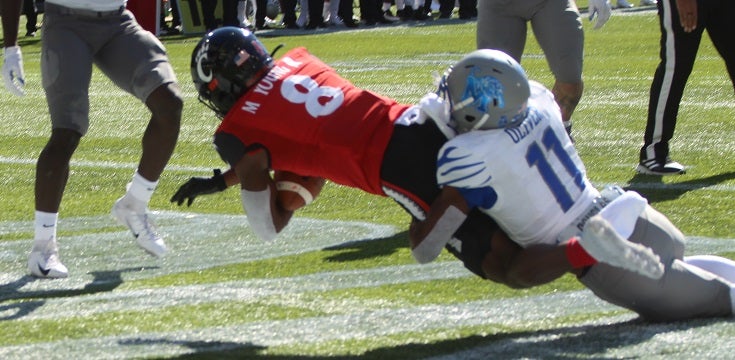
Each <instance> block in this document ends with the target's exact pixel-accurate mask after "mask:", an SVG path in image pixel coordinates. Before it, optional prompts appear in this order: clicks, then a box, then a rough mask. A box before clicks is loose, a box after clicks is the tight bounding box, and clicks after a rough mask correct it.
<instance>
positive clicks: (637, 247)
mask: <svg viewBox="0 0 735 360" xmlns="http://www.w3.org/2000/svg"><path fill="white" fill-rule="evenodd" d="M579 243H580V245H582V248H584V250H585V251H587V253H588V254H590V255H591V256H592V257H593V258H595V260H597V261H598V262H601V263H605V264H608V265H611V266H614V267H618V268H622V269H625V270H628V271H632V272H635V273H638V274H641V275H643V276H646V277H649V278H651V279H660V278H661V277H662V276H663V275H664V265H663V264H662V263H661V260H660V258H659V257H658V255H656V254H654V253H653V250H651V248H649V247H647V246H644V245H641V244H637V243H634V242H631V241H628V240H627V239H624V238H623V237H622V236H620V234H618V232H617V231H615V229H614V228H613V227H612V225H610V223H609V222H608V221H607V220H605V219H604V218H602V216H600V215H595V216H593V217H591V218H590V219H589V220H587V223H586V224H585V225H584V229H583V230H582V236H581V237H580V239H579Z"/></svg>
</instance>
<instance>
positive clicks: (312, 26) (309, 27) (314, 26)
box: [304, 22, 327, 30]
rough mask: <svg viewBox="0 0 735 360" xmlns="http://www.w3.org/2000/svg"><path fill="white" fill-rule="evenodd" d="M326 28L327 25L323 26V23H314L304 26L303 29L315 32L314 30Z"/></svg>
mask: <svg viewBox="0 0 735 360" xmlns="http://www.w3.org/2000/svg"><path fill="white" fill-rule="evenodd" d="M326 27H327V24H325V23H324V22H316V23H314V22H310V23H308V24H307V25H306V27H305V28H304V29H306V30H316V29H319V28H326Z"/></svg>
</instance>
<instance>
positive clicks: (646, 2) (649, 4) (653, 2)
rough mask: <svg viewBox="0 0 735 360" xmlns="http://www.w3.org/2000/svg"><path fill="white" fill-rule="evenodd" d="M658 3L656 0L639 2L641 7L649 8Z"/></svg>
mask: <svg viewBox="0 0 735 360" xmlns="http://www.w3.org/2000/svg"><path fill="white" fill-rule="evenodd" d="M657 3H658V1H656V0H641V6H651V5H656V4H657Z"/></svg>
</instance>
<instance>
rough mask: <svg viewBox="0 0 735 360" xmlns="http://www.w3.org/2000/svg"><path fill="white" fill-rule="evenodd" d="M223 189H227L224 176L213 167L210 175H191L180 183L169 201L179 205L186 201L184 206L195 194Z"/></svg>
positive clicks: (192, 199)
mask: <svg viewBox="0 0 735 360" xmlns="http://www.w3.org/2000/svg"><path fill="white" fill-rule="evenodd" d="M224 189H227V184H226V183H225V176H224V175H222V172H221V171H220V170H219V169H214V176H212V177H208V178H207V177H193V178H191V179H189V181H187V182H186V183H185V184H184V185H181V187H179V190H178V191H176V194H174V196H172V197H171V202H175V203H176V204H177V205H179V206H181V204H183V203H184V201H186V206H191V204H192V203H193V202H194V199H195V198H196V197H197V196H199V195H206V194H213V193H216V192H220V191H223V190H224Z"/></svg>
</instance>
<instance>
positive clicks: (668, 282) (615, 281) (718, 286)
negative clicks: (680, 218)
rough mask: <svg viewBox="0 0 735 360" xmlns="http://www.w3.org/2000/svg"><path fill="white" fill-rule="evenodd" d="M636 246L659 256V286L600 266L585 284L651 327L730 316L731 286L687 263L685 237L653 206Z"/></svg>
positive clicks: (637, 232)
mask: <svg viewBox="0 0 735 360" xmlns="http://www.w3.org/2000/svg"><path fill="white" fill-rule="evenodd" d="M630 240H631V241H633V242H636V243H640V244H644V245H646V246H648V247H650V248H651V249H653V251H654V252H655V253H656V254H658V256H659V257H660V258H661V262H663V264H664V265H665V267H666V271H665V273H664V276H663V277H662V278H661V279H659V280H653V279H649V278H647V277H644V276H641V275H638V274H635V273H632V272H629V271H626V270H622V269H619V268H614V267H612V266H608V265H606V264H597V265H595V266H592V267H591V268H589V270H588V271H587V273H585V274H584V275H583V276H581V277H580V278H579V280H580V281H581V282H582V283H583V284H584V285H585V286H587V288H589V289H590V290H592V292H594V293H595V295H597V296H598V297H599V298H601V299H603V300H606V301H608V302H610V303H613V304H616V305H618V306H622V307H624V308H628V309H630V310H633V311H635V312H637V313H638V314H639V315H640V316H641V317H643V318H645V319H647V320H651V321H675V320H683V319H691V318H696V317H712V316H729V315H730V314H731V313H732V309H731V308H732V305H731V302H730V285H729V284H728V283H727V282H726V281H725V280H723V279H721V278H718V277H716V276H714V275H712V274H711V273H708V272H706V271H702V270H701V269H699V268H696V267H694V266H691V265H688V264H686V263H684V262H683V261H682V257H683V256H684V240H685V239H684V235H683V234H682V233H681V231H679V230H678V229H677V228H676V227H675V226H674V225H673V224H672V223H671V222H670V221H669V220H668V219H667V218H666V217H665V216H664V215H662V214H661V213H659V212H658V211H656V210H654V209H653V208H652V207H650V206H648V207H647V208H646V210H645V211H644V212H643V214H641V216H640V218H639V219H638V222H637V223H636V227H635V229H634V231H633V234H632V235H631V237H630Z"/></svg>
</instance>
